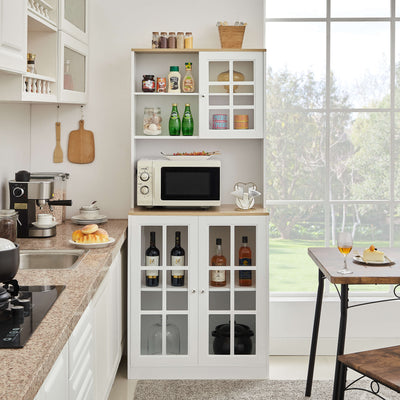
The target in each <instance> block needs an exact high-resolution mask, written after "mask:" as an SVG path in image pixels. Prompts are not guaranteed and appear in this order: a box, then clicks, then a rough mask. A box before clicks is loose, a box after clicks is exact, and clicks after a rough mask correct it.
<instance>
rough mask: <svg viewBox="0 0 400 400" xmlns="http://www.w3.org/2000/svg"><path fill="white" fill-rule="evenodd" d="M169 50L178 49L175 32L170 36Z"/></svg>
mask: <svg viewBox="0 0 400 400" xmlns="http://www.w3.org/2000/svg"><path fill="white" fill-rule="evenodd" d="M168 48H169V49H176V36H175V32H170V33H169V36H168Z"/></svg>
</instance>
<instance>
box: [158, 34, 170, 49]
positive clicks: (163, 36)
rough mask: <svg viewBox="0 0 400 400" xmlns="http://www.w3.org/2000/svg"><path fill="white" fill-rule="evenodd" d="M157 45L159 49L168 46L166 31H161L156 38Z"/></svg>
mask: <svg viewBox="0 0 400 400" xmlns="http://www.w3.org/2000/svg"><path fill="white" fill-rule="evenodd" d="M158 47H159V48H160V49H166V48H167V47H168V36H167V32H161V33H160V37H159V39H158Z"/></svg>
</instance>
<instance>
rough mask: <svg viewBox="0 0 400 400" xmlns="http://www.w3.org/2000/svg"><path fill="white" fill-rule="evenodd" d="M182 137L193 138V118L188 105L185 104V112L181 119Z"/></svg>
mask: <svg viewBox="0 0 400 400" xmlns="http://www.w3.org/2000/svg"><path fill="white" fill-rule="evenodd" d="M182 135H183V136H193V117H192V113H191V111H190V104H185V112H184V114H183V118H182Z"/></svg>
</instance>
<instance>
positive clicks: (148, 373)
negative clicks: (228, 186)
mask: <svg viewBox="0 0 400 400" xmlns="http://www.w3.org/2000/svg"><path fill="white" fill-rule="evenodd" d="M131 214H132V212H131ZM187 214H188V213H186V214H184V215H182V214H181V215H180V214H179V211H177V212H176V213H172V212H170V213H169V215H168V213H164V215H163V213H162V212H159V213H158V214H157V212H153V211H143V212H138V213H137V215H135V211H133V215H130V216H129V228H128V229H129V256H128V260H129V267H128V378H130V379H232V378H236V379H256V378H264V379H265V378H267V376H268V361H267V354H268V329H267V321H268V259H267V254H268V253H267V246H268V240H267V227H268V217H267V213H266V212H260V213H259V214H258V215H254V214H250V213H249V214H244V215H243V214H242V216H238V213H237V212H236V213H235V212H234V211H233V212H232V213H230V214H229V215H224V216H218V213H217V214H214V215H211V214H212V213H210V215H207V212H202V211H199V212H198V213H197V215H196V212H193V213H192V215H190V216H188V215H187ZM177 231H179V232H181V246H182V247H183V248H184V250H185V262H184V265H183V266H180V267H179V268H178V269H181V270H183V271H184V285H183V286H173V285H172V280H171V275H172V273H173V271H174V270H176V269H177V267H176V266H174V265H173V262H172V259H171V257H170V252H171V249H172V248H173V247H174V245H175V232H177ZM150 232H155V236H156V247H157V248H158V249H159V251H160V261H159V266H158V267H156V268H154V267H153V268H149V266H146V261H145V260H146V258H145V251H146V249H147V248H148V247H149V238H150ZM243 236H247V237H248V243H249V246H250V248H251V250H252V262H251V266H246V267H243V266H239V257H238V252H239V248H240V247H241V241H242V237H243ZM217 238H219V239H221V240H222V252H223V254H224V256H225V258H226V266H213V265H211V264H212V263H211V259H212V257H213V255H214V254H215V247H216V246H215V244H216V239H217ZM149 270H156V271H157V274H158V277H159V284H158V286H146V274H150V273H149V272H146V271H149ZM243 270H246V273H247V274H248V276H249V275H250V276H251V285H250V286H241V285H240V284H239V274H241V273H242V271H243ZM218 271H219V272H218ZM216 272H218V273H222V274H223V275H225V280H226V285H225V286H219V287H218V286H213V285H212V284H211V280H212V278H211V276H215V273H216ZM152 274H154V273H152ZM152 274H150V275H152ZM241 276H242V275H241ZM222 329H223V330H224V333H223V335H222V336H220V335H219V332H220V330H222ZM240 329H244V332H246V334H245V335H244V336H242V333H243V331H240ZM239 331H240V332H239ZM221 332H222V331H221ZM231 338H234V340H231Z"/></svg>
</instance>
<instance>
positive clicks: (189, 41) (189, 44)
mask: <svg viewBox="0 0 400 400" xmlns="http://www.w3.org/2000/svg"><path fill="white" fill-rule="evenodd" d="M185 49H193V35H192V32H186V33H185Z"/></svg>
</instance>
